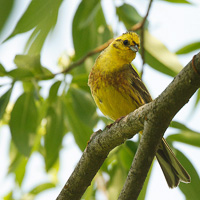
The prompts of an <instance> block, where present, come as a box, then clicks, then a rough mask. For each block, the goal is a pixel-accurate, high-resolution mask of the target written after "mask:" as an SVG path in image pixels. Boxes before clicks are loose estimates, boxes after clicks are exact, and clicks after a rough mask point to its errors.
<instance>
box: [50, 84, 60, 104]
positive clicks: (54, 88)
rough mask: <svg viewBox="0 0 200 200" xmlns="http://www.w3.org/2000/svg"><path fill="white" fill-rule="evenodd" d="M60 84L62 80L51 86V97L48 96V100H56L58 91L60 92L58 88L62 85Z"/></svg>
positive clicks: (51, 101)
mask: <svg viewBox="0 0 200 200" xmlns="http://www.w3.org/2000/svg"><path fill="white" fill-rule="evenodd" d="M60 84H61V81H56V82H55V83H54V84H53V85H52V86H51V88H50V91H49V97H48V101H49V102H50V103H53V102H55V101H56V99H57V97H58V96H57V93H58V89H59V87H60Z"/></svg>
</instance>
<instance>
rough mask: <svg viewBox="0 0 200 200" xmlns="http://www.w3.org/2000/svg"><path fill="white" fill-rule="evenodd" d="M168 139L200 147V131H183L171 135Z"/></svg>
mask: <svg viewBox="0 0 200 200" xmlns="http://www.w3.org/2000/svg"><path fill="white" fill-rule="evenodd" d="M167 140H171V141H177V142H182V143H185V144H190V145H193V146H196V147H200V133H195V132H191V131H183V132H181V133H179V134H173V135H169V136H168V137H167Z"/></svg>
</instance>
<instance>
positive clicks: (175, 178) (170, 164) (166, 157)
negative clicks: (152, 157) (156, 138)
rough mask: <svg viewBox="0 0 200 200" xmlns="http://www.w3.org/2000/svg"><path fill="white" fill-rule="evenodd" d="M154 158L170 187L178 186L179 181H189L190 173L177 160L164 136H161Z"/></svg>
mask: <svg viewBox="0 0 200 200" xmlns="http://www.w3.org/2000/svg"><path fill="white" fill-rule="evenodd" d="M156 158H157V160H158V162H159V164H160V166H161V169H162V171H163V173H164V175H165V179H166V181H167V184H168V186H169V187H170V188H174V187H176V186H178V184H179V182H180V181H181V182H185V183H190V175H189V174H188V173H187V171H186V170H185V169H184V167H183V166H182V165H181V163H180V162H179V161H178V159H177V158H176V156H175V155H174V153H173V151H172V150H171V148H170V147H169V145H168V144H167V142H166V140H165V139H164V138H162V142H161V144H160V146H159V149H158V151H157V153H156Z"/></svg>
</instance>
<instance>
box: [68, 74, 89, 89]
mask: <svg viewBox="0 0 200 200" xmlns="http://www.w3.org/2000/svg"><path fill="white" fill-rule="evenodd" d="M87 83H88V74H78V75H74V76H73V79H72V84H73V85H77V87H79V88H81V89H83V90H85V91H86V92H90V88H89V86H88V85H87Z"/></svg>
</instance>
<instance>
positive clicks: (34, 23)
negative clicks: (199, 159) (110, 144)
mask: <svg viewBox="0 0 200 200" xmlns="http://www.w3.org/2000/svg"><path fill="white" fill-rule="evenodd" d="M74 2H75V1H74ZM74 2H73V3H72V2H69V1H63V0H58V1H53V0H43V1H40V0H32V1H29V2H28V3H27V5H26V7H25V6H24V7H23V9H20V13H19V12H17V10H18V9H19V7H20V6H21V5H20V2H19V1H14V0H6V1H5V0H0V40H1V47H0V52H2V54H1V53H0V120H1V121H0V131H1V132H0V137H2V138H3V135H4V134H6V135H10V139H8V142H6V144H8V147H6V148H7V150H3V151H2V152H3V153H2V155H3V154H4V157H7V158H6V159H7V160H8V162H9V163H8V166H5V168H6V170H5V171H6V173H5V174H6V175H5V176H4V177H3V178H2V180H3V179H5V180H7V179H9V177H11V176H12V175H14V176H12V180H11V182H12V184H10V186H9V187H8V188H7V189H6V191H4V192H3V193H0V196H1V197H2V198H4V199H5V200H12V199H37V198H38V199H39V198H40V195H41V194H42V193H43V192H44V191H48V190H49V189H55V190H56V192H57V196H58V195H59V192H60V191H61V189H62V187H63V185H61V184H60V181H59V173H60V166H61V163H62V162H66V163H67V165H70V162H71V160H70V159H68V158H66V159H65V160H63V157H62V156H61V152H62V150H63V149H65V148H66V149H67V148H69V147H68V146H66V145H65V144H64V141H65V138H67V136H69V135H71V136H72V137H73V139H74V141H75V144H76V146H77V147H78V148H79V149H80V151H82V152H83V151H84V149H85V148H86V146H87V144H88V141H89V140H90V137H91V135H92V133H93V132H94V131H95V130H97V129H98V128H101V129H104V127H106V125H108V124H110V123H112V121H111V120H109V119H107V118H106V117H104V116H103V115H102V114H101V113H100V112H99V111H98V109H97V108H96V105H95V103H94V101H93V99H92V97H91V94H90V90H89V87H88V85H87V81H88V74H89V72H90V70H91V68H92V66H93V64H94V61H95V59H96V57H97V56H98V55H99V53H100V52H101V51H102V50H103V49H105V48H106V47H107V46H108V45H109V43H110V42H111V41H112V39H113V38H114V37H116V36H118V35H120V34H122V33H123V32H126V31H129V30H132V31H136V32H137V33H138V34H139V35H140V36H141V50H140V52H139V54H140V56H139V55H138V58H137V59H138V60H139V61H136V62H133V66H134V67H135V69H136V70H137V71H138V72H139V74H140V76H141V77H142V79H143V80H144V82H145V84H146V86H147V87H148V88H151V86H150V85H149V84H148V82H147V81H146V80H145V77H146V70H149V69H150V70H151V69H152V71H153V72H155V73H157V72H159V75H160V76H161V79H160V80H162V77H163V76H164V77H170V79H172V78H173V77H174V76H176V75H177V74H178V73H179V72H180V71H181V69H182V68H183V67H184V66H185V65H186V64H187V63H185V64H183V63H182V62H180V59H181V58H183V57H184V56H188V55H189V56H191V57H190V59H189V60H191V59H192V57H193V55H194V54H195V53H196V52H197V51H198V50H199V49H200V38H199V40H197V41H194V40H192V39H191V40H190V41H188V42H187V41H185V43H184V44H182V47H180V46H179V47H177V48H176V52H173V51H171V50H169V48H168V47H167V46H166V45H165V44H164V42H163V41H161V40H160V39H159V38H158V37H156V36H154V35H153V34H152V33H151V29H152V27H151V18H150V14H151V12H153V11H154V10H153V6H154V5H156V4H158V3H162V4H163V6H165V5H168V4H171V5H173V6H177V8H178V6H185V7H187V8H188V9H191V7H193V8H195V7H197V6H200V5H195V4H194V3H192V1H189V0H188V1H187V0H176V1H170V0H163V1H161V0H160V1H148V2H147V1H146V2H139V1H136V2H135V3H131V2H130V1H119V2H117V1H109V3H108V7H107V4H106V2H105V1H103V0H102V1H101V0H82V1H80V2H76V3H74ZM196 4H197V3H196ZM141 6H143V11H142V12H141ZM72 8H73V9H72ZM159 12H162V10H160V11H159ZM63 13H67V14H66V15H63ZM63 16H67V18H63ZM109 18H112V19H113V23H109V22H110V21H111V20H109ZM194 18H195V16H194ZM170 23H173V22H172V21H171V22H170ZM191 23H192V22H191ZM194 26H196V24H194ZM10 27H12V28H10ZM69 27H70V28H69ZM68 28H69V30H68ZM156 28H157V29H159V27H156ZM185 31H187V32H188V34H190V30H188V29H187V27H186V28H185V30H183V32H185ZM63 32H64V33H65V35H64V36H63V35H62V33H63ZM19 37H22V38H23V39H21V40H20V42H21V43H16V44H14V42H13V41H15V40H16V39H17V38H19ZM63 38H64V40H63ZM177 40H178V38H177ZM53 43H58V44H60V45H63V46H64V48H65V51H64V52H60V49H59V48H58V49H56V48H55V49H54V45H53ZM12 45H15V47H12ZM16 46H17V47H16ZM46 46H48V50H47V48H46ZM51 46H52V47H51ZM72 47H73V48H72ZM12 48H14V49H16V50H15V52H14V57H13V58H11V57H10V55H13V53H12V51H13V49H12ZM46 51H48V54H47V53H46ZM18 52H20V53H18ZM49 55H52V58H51V57H50V56H49ZM5 57H6V58H5ZM6 59H7V60H9V61H8V62H6V61H5V60H6ZM52 59H55V60H56V62H52ZM189 60H188V61H189ZM47 61H48V62H47ZM7 63H12V64H7ZM55 65H56V66H55ZM157 84H159V83H157ZM154 89H155V90H156V88H154ZM199 102H200V90H198V91H197V92H196V94H195V95H194V97H193V101H192V102H191V103H190V104H191V106H190V111H189V112H188V113H189V114H187V117H188V119H189V118H191V116H192V115H193V113H194V112H195V110H197V111H199ZM197 111H196V112H197ZM193 120H195V119H193ZM7 128H8V130H7ZM170 130H172V131H171V134H168V136H167V138H166V140H167V141H168V143H169V144H170V146H171V147H172V149H173V150H174V152H175V154H176V156H177V158H178V159H179V160H180V161H181V163H182V164H183V166H184V167H185V168H186V169H187V171H188V172H189V174H190V175H191V178H192V182H191V183H190V184H183V183H181V184H180V185H179V189H180V190H181V192H182V194H183V195H184V197H185V198H186V199H193V200H197V199H199V188H200V180H199V175H198V174H199V169H198V168H197V167H196V165H194V163H193V162H192V161H191V158H190V156H188V154H187V155H186V154H185V153H184V152H183V151H182V148H178V147H179V145H180V146H181V147H183V148H184V147H185V146H186V145H190V146H192V147H197V148H199V147H200V130H196V128H193V127H190V125H189V124H187V123H186V122H185V121H181V120H179V121H176V120H174V121H172V122H171V123H170ZM135 138H136V139H134V140H133V139H130V140H127V141H126V142H125V143H124V144H123V145H120V146H118V147H116V148H115V149H113V150H112V151H111V152H110V154H109V156H108V158H107V159H106V160H105V162H104V163H103V164H102V166H101V168H100V170H99V171H98V173H97V175H96V176H95V178H94V179H93V181H92V183H91V186H90V187H89V188H88V189H87V190H86V192H85V194H84V196H83V199H88V200H90V199H103V198H104V199H117V197H118V196H119V193H120V191H121V189H122V187H123V185H124V183H125V180H126V177H127V175H128V172H129V169H130V166H131V163H132V161H133V158H134V155H135V154H136V150H137V147H138V145H139V141H140V138H139V137H136V136H135ZM176 144H179V145H178V146H177V145H176ZM0 145H2V146H3V145H4V144H1V143H0ZM68 145H69V146H70V144H69V143H68ZM6 148H5V149H6ZM6 151H7V152H6ZM35 157H38V158H39V159H40V162H41V163H43V164H42V165H41V166H42V167H43V170H44V172H43V173H44V174H46V175H47V176H46V177H50V178H46V177H45V178H44V179H43V180H41V181H40V183H38V182H37V183H36V184H35V183H34V184H32V185H31V184H30V181H29V175H30V173H31V170H30V165H33V162H32V160H34V159H35ZM3 161H4V160H3ZM6 162H7V161H6ZM1 165H4V163H2V164H1ZM153 165H154V164H152V166H153ZM73 167H75V166H73ZM151 171H152V168H151V169H150V172H149V173H148V176H147V178H146V181H145V184H144V186H143V189H142V191H141V193H140V196H139V198H138V199H140V200H143V199H145V197H148V195H146V194H147V191H148V186H149V180H150V178H151V175H152V173H151ZM66 173H67V172H66ZM33 176H36V177H37V176H40V175H38V174H34V175H33ZM61 176H65V174H62V175H61ZM67 178H68V177H67V176H66V181H67ZM1 182H2V181H0V183H1ZM2 183H3V182H2ZM26 183H28V185H30V186H29V187H28V189H27V188H26V186H25V185H26ZM166 187H167V185H166ZM45 194H47V193H45ZM55 198H56V196H55ZM43 199H45V197H43ZM149 199H151V197H150V198H149Z"/></svg>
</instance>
